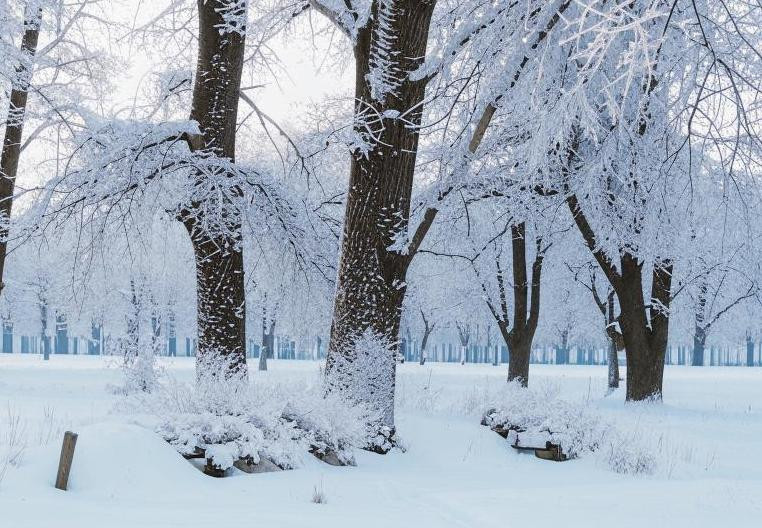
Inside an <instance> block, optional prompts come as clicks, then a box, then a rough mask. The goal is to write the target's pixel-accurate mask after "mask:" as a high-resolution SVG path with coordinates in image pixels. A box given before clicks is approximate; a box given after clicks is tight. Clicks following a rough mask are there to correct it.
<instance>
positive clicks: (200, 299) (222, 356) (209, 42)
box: [180, 0, 247, 379]
mask: <svg viewBox="0 0 762 528" xmlns="http://www.w3.org/2000/svg"><path fill="white" fill-rule="evenodd" d="M236 5H238V6H239V7H238V9H240V10H241V13H239V14H241V15H243V16H245V9H246V4H245V2H244V3H238V4H237V3H236V1H235V0H198V12H199V39H198V62H197V66H196V75H195V84H194V87H193V108H192V110H191V115H190V118H191V119H193V120H195V121H197V122H198V124H199V128H200V130H201V136H202V139H201V141H202V143H203V144H202V145H199V146H198V147H200V148H203V149H206V150H207V151H209V152H211V153H213V154H214V155H216V156H218V157H220V158H226V159H228V160H231V161H234V160H235V134H236V124H237V116H238V98H239V91H240V87H241V73H242V69H243V58H244V36H243V35H242V34H241V33H239V32H237V31H229V30H223V29H222V28H223V27H226V26H225V20H224V19H223V16H222V13H223V12H226V11H231V10H233V8H234V6H236ZM191 146H192V148H194V149H195V148H198V147H194V146H193V145H191ZM206 178H208V176H206V175H204V174H201V173H199V174H197V175H196V179H197V182H198V184H199V185H208V184H209V183H208V182H206V181H204V180H205V179H206ZM218 178H219V179H220V183H219V184H215V185H216V186H219V187H225V186H226V185H228V183H227V182H226V181H225V177H224V176H222V177H219V176H218ZM215 190H218V191H220V195H222V196H230V195H231V194H232V195H235V194H240V189H238V188H237V187H236V186H235V185H234V183H233V182H230V186H229V187H227V188H221V189H215ZM223 200H224V201H225V203H223V204H222V205H219V204H215V205H214V208H217V209H219V210H218V211H216V212H215V211H213V212H211V213H210V212H208V209H207V208H206V207H205V205H204V203H194V204H192V205H191V206H189V207H188V208H187V209H186V210H184V211H183V212H182V213H181V215H180V216H181V220H182V221H183V223H184V224H185V227H186V229H187V230H188V233H189V234H190V237H191V242H192V245H193V251H194V254H195V260H196V279H197V303H198V349H197V353H196V376H197V378H198V379H202V378H222V379H225V378H229V377H237V378H245V377H246V374H247V367H246V329H245V321H246V305H245V298H244V276H243V273H244V271H243V252H242V247H241V243H242V232H241V230H242V227H241V226H242V221H241V215H240V213H239V212H238V210H237V208H236V207H235V206H234V205H233V204H232V203H230V200H225V199H223Z"/></svg>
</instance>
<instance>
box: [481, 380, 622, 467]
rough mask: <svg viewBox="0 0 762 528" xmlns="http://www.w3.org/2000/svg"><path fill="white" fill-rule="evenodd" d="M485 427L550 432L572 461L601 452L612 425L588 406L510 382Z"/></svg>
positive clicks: (551, 392)
mask: <svg viewBox="0 0 762 528" xmlns="http://www.w3.org/2000/svg"><path fill="white" fill-rule="evenodd" d="M483 423H484V425H487V426H489V427H490V428H493V429H495V428H500V429H502V430H504V431H506V432H507V431H519V432H524V431H525V432H527V433H530V434H531V433H538V434H539V433H547V434H549V435H550V441H551V442H552V443H554V444H556V445H559V446H561V449H562V450H563V452H564V454H566V455H567V456H568V457H569V458H576V457H577V456H579V455H581V454H583V453H585V452H590V451H594V450H596V449H598V448H599V447H600V445H601V442H602V441H603V439H604V437H605V436H606V434H607V432H608V430H609V429H610V426H609V425H608V424H606V423H605V422H604V421H603V420H602V419H601V417H600V415H598V414H597V413H595V412H594V411H593V410H592V409H591V408H590V407H589V406H588V405H584V404H574V403H572V402H568V401H565V400H562V399H560V398H559V397H558V395H557V394H556V393H554V392H553V391H551V390H546V391H543V392H538V391H535V390H532V389H528V388H524V387H521V385H520V384H518V383H515V382H512V383H508V384H507V386H506V388H505V390H504V391H503V393H502V395H501V397H500V399H499V401H497V402H496V405H494V406H493V407H492V408H491V409H489V410H488V411H487V412H486V413H485V414H484V421H483Z"/></svg>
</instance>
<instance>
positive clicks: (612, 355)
mask: <svg viewBox="0 0 762 528" xmlns="http://www.w3.org/2000/svg"><path fill="white" fill-rule="evenodd" d="M608 342H609V351H608V362H609V390H614V389H618V388H619V354H617V349H616V343H615V342H614V340H613V339H611V338H609V339H608Z"/></svg>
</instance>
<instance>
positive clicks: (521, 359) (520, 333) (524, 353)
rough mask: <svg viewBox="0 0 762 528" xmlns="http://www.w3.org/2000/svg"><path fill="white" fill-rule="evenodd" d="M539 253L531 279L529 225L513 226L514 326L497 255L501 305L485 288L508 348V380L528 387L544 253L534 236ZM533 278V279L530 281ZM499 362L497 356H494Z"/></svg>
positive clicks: (538, 309)
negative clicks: (528, 269)
mask: <svg viewBox="0 0 762 528" xmlns="http://www.w3.org/2000/svg"><path fill="white" fill-rule="evenodd" d="M535 245H536V254H535V258H534V262H533V263H532V276H531V279H530V278H529V277H528V275H527V250H526V225H525V224H524V223H520V224H516V225H514V226H511V249H512V259H513V261H512V277H513V327H512V328H511V327H509V324H508V303H507V300H506V284H505V277H504V276H503V268H502V266H501V264H500V257H499V256H496V258H495V268H496V279H497V287H498V295H499V301H500V302H499V304H495V303H493V302H492V301H490V300H489V299H490V296H489V293H488V291H487V288H486V286H485V285H484V283H482V291H483V292H484V294H485V298H486V299H488V300H487V307H488V308H489V310H490V312H491V313H492V316H493V317H494V318H495V321H496V322H497V326H498V328H499V329H500V335H501V336H502V338H503V341H504V342H505V344H506V346H507V347H508V354H509V355H508V381H509V382H512V381H517V382H519V383H520V384H521V385H522V386H524V387H526V386H527V385H528V383H529V359H530V356H531V353H532V341H533V340H534V334H535V331H536V330H537V323H538V321H539V318H540V282H541V276H542V264H543V260H544V258H545V257H544V252H543V250H542V248H541V241H540V239H539V238H538V239H535ZM530 281H531V282H530ZM495 362H496V364H497V358H495Z"/></svg>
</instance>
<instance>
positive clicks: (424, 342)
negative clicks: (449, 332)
mask: <svg viewBox="0 0 762 528" xmlns="http://www.w3.org/2000/svg"><path fill="white" fill-rule="evenodd" d="M429 335H431V328H429V327H428V326H427V327H426V328H425V329H424V330H423V339H421V357H420V364H421V365H423V364H425V363H426V345H427V344H428V342H429Z"/></svg>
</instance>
